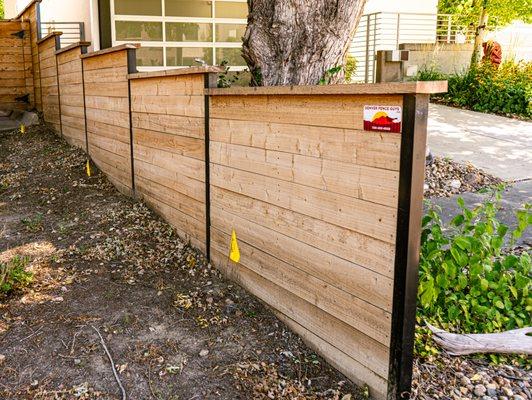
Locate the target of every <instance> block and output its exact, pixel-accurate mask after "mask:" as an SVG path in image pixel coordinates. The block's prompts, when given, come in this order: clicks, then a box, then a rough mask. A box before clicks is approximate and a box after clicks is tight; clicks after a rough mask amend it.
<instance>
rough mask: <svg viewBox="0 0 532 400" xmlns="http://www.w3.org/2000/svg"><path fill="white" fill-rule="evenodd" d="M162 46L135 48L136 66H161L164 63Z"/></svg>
mask: <svg viewBox="0 0 532 400" xmlns="http://www.w3.org/2000/svg"><path fill="white" fill-rule="evenodd" d="M163 57H164V56H163V48H162V47H141V48H139V49H137V66H139V67H162V66H163V65H164V59H163Z"/></svg>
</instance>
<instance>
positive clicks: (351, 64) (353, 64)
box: [344, 56, 357, 83]
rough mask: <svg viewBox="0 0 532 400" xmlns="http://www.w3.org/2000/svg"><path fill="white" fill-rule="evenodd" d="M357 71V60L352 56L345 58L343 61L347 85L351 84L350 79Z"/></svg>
mask: <svg viewBox="0 0 532 400" xmlns="http://www.w3.org/2000/svg"><path fill="white" fill-rule="evenodd" d="M356 69H357V59H356V58H355V57H353V56H347V58H346V60H345V66H344V71H345V81H346V82H347V83H349V82H351V78H352V77H353V74H354V73H355V71H356Z"/></svg>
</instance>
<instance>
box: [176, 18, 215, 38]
mask: <svg viewBox="0 0 532 400" xmlns="http://www.w3.org/2000/svg"><path fill="white" fill-rule="evenodd" d="M166 41H167V42H212V24H202V23H194V22H167V23H166Z"/></svg>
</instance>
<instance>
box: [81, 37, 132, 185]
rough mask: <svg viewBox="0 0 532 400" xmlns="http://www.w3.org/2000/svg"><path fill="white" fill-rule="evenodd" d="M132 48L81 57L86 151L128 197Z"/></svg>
mask: <svg viewBox="0 0 532 400" xmlns="http://www.w3.org/2000/svg"><path fill="white" fill-rule="evenodd" d="M135 48H136V46H132V45H123V46H117V47H113V48H110V49H106V50H101V51H97V52H93V53H88V54H84V55H82V56H81V58H82V62H83V79H84V83H85V106H86V119H87V121H86V123H87V136H88V152H89V155H90V157H91V159H92V160H93V161H94V162H95V163H96V165H97V166H98V167H99V168H100V169H101V170H102V171H103V172H104V173H105V174H107V176H108V177H109V180H110V181H111V182H112V183H113V184H114V185H115V186H116V187H117V188H118V189H119V190H120V191H121V192H123V193H126V194H132V192H133V185H134V183H133V177H132V165H131V140H130V134H131V132H130V113H129V81H128V73H130V72H135V65H134V60H135V58H134V54H133V57H132V56H131V53H130V52H131V51H133V50H134V49H135Z"/></svg>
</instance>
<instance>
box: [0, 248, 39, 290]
mask: <svg viewBox="0 0 532 400" xmlns="http://www.w3.org/2000/svg"><path fill="white" fill-rule="evenodd" d="M28 263H29V258H28V257H21V256H15V257H13V258H12V259H11V260H9V261H8V262H7V263H0V294H2V293H3V294H9V293H10V292H12V291H13V290H15V289H18V288H21V287H24V286H27V285H28V284H29V283H30V282H31V281H32V279H33V274H32V273H31V272H28V271H26V267H27V265H28Z"/></svg>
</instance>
